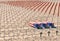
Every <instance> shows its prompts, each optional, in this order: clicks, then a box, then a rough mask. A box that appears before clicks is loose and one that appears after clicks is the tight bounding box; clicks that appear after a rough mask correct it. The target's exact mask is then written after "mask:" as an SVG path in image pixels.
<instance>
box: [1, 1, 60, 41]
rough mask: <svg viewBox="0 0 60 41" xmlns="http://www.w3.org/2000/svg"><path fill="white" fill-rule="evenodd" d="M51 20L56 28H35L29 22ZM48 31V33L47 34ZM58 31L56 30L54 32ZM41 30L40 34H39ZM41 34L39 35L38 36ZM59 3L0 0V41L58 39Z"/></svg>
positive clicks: (44, 40)
mask: <svg viewBox="0 0 60 41" xmlns="http://www.w3.org/2000/svg"><path fill="white" fill-rule="evenodd" d="M35 20H38V21H40V22H53V23H54V25H55V26H56V28H54V29H53V28H51V29H36V28H33V27H30V26H29V25H28V24H29V22H31V21H32V22H33V21H35ZM48 31H50V34H49V36H48ZM56 31H58V32H56ZM41 32H42V35H41V34H40V33H41ZM40 35H41V36H40ZM59 40H60V3H59V2H43V1H15V2H14V1H9V2H0V41H59Z"/></svg>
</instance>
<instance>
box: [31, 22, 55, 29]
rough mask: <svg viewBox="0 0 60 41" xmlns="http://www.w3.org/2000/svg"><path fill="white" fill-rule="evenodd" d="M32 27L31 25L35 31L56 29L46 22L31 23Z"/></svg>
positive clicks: (52, 24)
mask: <svg viewBox="0 0 60 41" xmlns="http://www.w3.org/2000/svg"><path fill="white" fill-rule="evenodd" d="M32 25H33V26H32V27H34V28H37V29H44V28H46V29H49V28H56V26H55V25H54V23H52V22H47V23H33V24H32Z"/></svg>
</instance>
